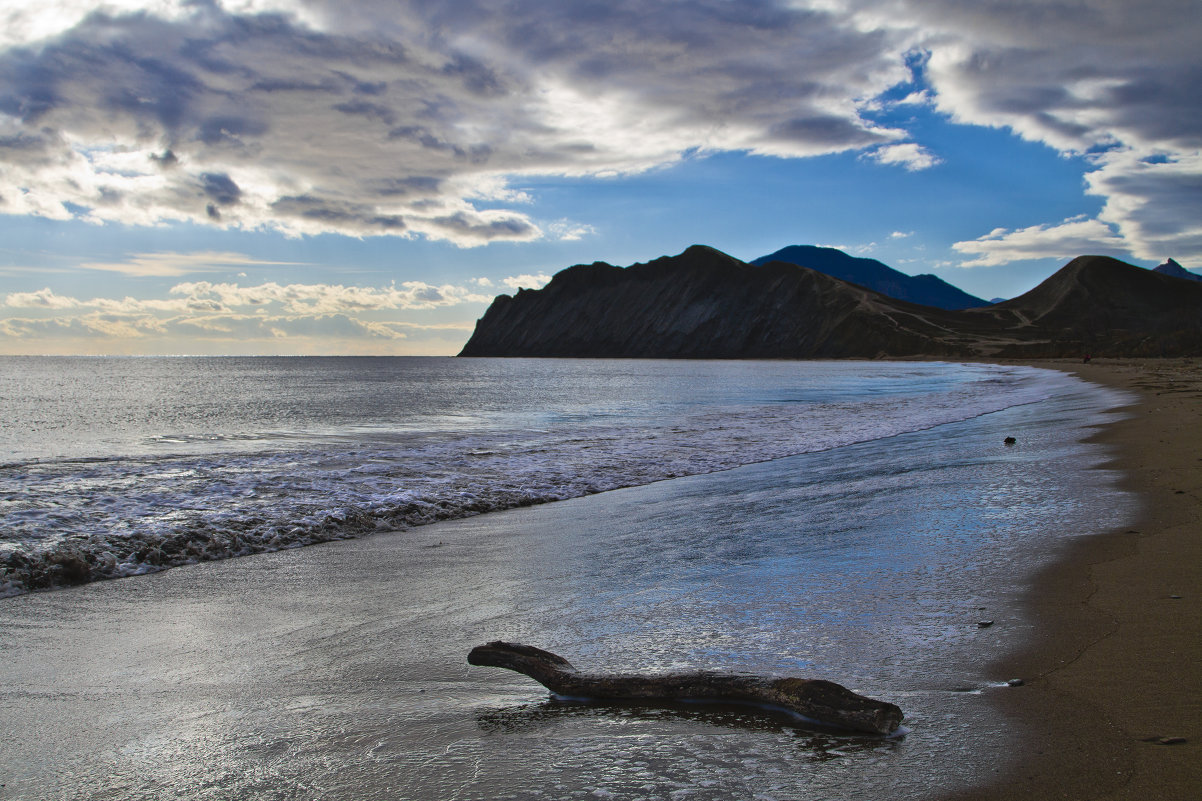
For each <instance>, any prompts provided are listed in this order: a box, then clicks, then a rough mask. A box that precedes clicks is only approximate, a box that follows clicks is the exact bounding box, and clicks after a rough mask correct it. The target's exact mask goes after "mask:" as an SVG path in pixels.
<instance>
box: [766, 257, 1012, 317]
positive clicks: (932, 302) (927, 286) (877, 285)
mask: <svg viewBox="0 0 1202 801" xmlns="http://www.w3.org/2000/svg"><path fill="white" fill-rule="evenodd" d="M774 261H783V262H787V263H789V264H796V265H798V266H799V267H809V268H810V269H811V270H817V271H818V272H820V273H826V274H827V275H829V276H831V277H832V278H838V279H839V280H841V281H847V282H848V283H850V284H858V285H860V286H862V287H864V288H866V289H871V290H873V291H875V292H880V293H881V294H882V295H888V296H889V297H891V298H897V299H898V300H905V301H909V302H910V303H919V304H921V305H923V306H934V307H936V308H939V309H975V308H978V307H980V306H988V305H989V301H987V300H982V299H981V298H978V297H975V296H973V295H970V294H968V293H967V292H965V291H964V290H962V289H959V288H958V287H954V286H952V285H951V284H949V283H947V282H946V281H944V280H943V279H942V278H939V277H938V276H935V275H931V274H929V273H924V274H923V275H906V274H905V273H903V272H900V271H898V270H895V269H893V268H892V267H890V266H888V265H886V264H883V263H881V262H879V261H877V260H876V259H864V258H857V257H856V256H849V255H848V254H846V253H844V252H843V251H841V250H838V249H836V248H821V247H815V246H813V245H790V246H789V247H787V248H781V249H780V250H778V251H776V252H775V253H772V254H770V255H768V256H761V257H760V258H758V259H753V260H752V261H751V264H768V263H770V262H774Z"/></svg>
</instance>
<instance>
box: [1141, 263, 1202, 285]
mask: <svg viewBox="0 0 1202 801" xmlns="http://www.w3.org/2000/svg"><path fill="white" fill-rule="evenodd" d="M1152 272H1155V273H1160V274H1161V275H1171V276H1173V277H1174V278H1184V279H1186V280H1188V281H1202V275H1198V274H1197V273H1195V272H1191V271H1189V270H1187V269H1185V268H1184V267H1182V266H1181V265H1180V264H1178V263H1177V262H1176V261H1175V260H1174V259H1169V260H1168V261H1166V262H1165V263H1164V264H1161V265H1159V266H1158V267H1154V268H1153V269H1152Z"/></svg>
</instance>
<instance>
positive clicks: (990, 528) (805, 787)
mask: <svg viewBox="0 0 1202 801" xmlns="http://www.w3.org/2000/svg"><path fill="white" fill-rule="evenodd" d="M1129 400H1130V399H1129V398H1128V397H1126V396H1125V395H1123V394H1122V393H1119V392H1116V391H1113V390H1110V389H1106V388H1102V387H1098V386H1096V385H1091V384H1088V383H1086V382H1083V381H1081V380H1079V379H1077V378H1074V377H1072V376H1069V375H1067V374H1064V373H1061V372H1057V371H1053V370H1043V369H1036V368H1031V367H1022V366H1008V365H987V364H960V363H947V362H877V361H856V362H821V361H658V360H591V359H581V360H555V359H546V360H542V359H538V360H526V359H455V358H374V357H364V358H350V357H346V358H343V357H330V358H316V357H315V358H309V357H295V358H268V357H260V358H233V357H231V358H68V357H45V358H43V357H2V358H0V571H2V572H0V593H2V594H3V596H5V597H3V598H0V653H3V654H4V656H5V658H4V660H3V662H2V664H0V706H2V707H3V708H4V709H5V710H6V713H5V716H4V717H5V721H4V723H3V726H4V728H5V731H4V736H3V737H2V738H0V798H2V799H6V800H7V799H13V798H20V799H26V798H29V799H33V798H39V799H40V798H63V799H93V798H95V799H99V798H123V799H126V798H128V799H141V798H145V799H151V798H161V797H167V796H170V797H176V798H195V799H210V798H211V799H232V798H246V799H252V798H253V799H274V798H278V799H452V798H454V799H503V798H512V799H535V798H538V799H560V798H562V799H568V798H580V799H591V798H614V799H729V798H747V799H752V798H760V799H841V798H853V797H871V796H885V795H888V796H889V797H893V798H930V797H933V796H936V795H938V794H939V793H941V792H945V791H946V792H953V791H956V790H959V789H963V788H965V787H970V786H973V785H974V784H979V783H982V782H987V781H988V780H989V779H990V778H991V777H993V776H996V775H998V773H999V772H1000V771H1004V770H1006V769H1008V767H1009V766H1010V765H1011V762H1012V760H1013V759H1014V758H1015V755H1016V754H1019V753H1021V742H1022V732H1021V731H1020V730H1018V729H1017V728H1015V726H1016V725H1017V724H1014V723H1012V722H1009V721H1006V720H1003V719H1000V718H999V717H998V715H997V713H996V712H995V711H994V710H993V707H992V706H991V705H990V698H991V697H993V696H995V695H996V694H997V693H1002V692H1021V687H1012V686H1010V685H1009V684H1008V683H1007V680H1008V679H1011V678H1021V677H1009V676H1000V675H995V674H994V673H993V672H992V671H993V669H992V668H991V665H993V664H995V663H996V662H997V661H998V659H1000V657H1001V656H1003V655H1004V654H1005V653H1006V652H1008V651H1010V650H1013V649H1015V648H1017V647H1019V646H1021V644H1022V643H1023V642H1025V641H1026V640H1027V638H1029V637H1030V636H1031V631H1032V630H1031V622H1030V621H1029V620H1028V619H1027V618H1026V615H1025V612H1024V608H1023V604H1022V599H1023V596H1024V593H1025V592H1026V591H1027V589H1028V588H1029V586H1030V582H1031V580H1032V578H1033V576H1034V574H1035V572H1036V571H1037V570H1038V569H1039V567H1040V566H1042V565H1045V564H1047V563H1048V561H1049V560H1050V559H1053V558H1055V556H1056V553H1057V552H1058V548H1059V547H1061V546H1062V545H1063V544H1064V543H1065V542H1067V541H1069V540H1071V539H1072V538H1074V537H1078V536H1087V535H1089V534H1091V533H1097V532H1100V531H1104V530H1107V529H1109V528H1113V527H1116V526H1119V525H1122V524H1124V522H1126V521H1128V520H1130V519H1131V518H1132V516H1133V515H1134V512H1135V500H1134V499H1133V498H1132V497H1130V496H1129V495H1127V494H1126V493H1124V492H1122V491H1120V490H1119V489H1118V487H1117V480H1118V476H1117V475H1116V474H1115V473H1114V471H1112V470H1110V469H1108V468H1107V467H1106V458H1107V454H1106V452H1105V450H1104V448H1102V446H1100V445H1097V444H1094V443H1091V442H1089V441H1087V437H1088V435H1089V434H1090V433H1091V432H1092V431H1093V430H1095V429H1096V428H1097V427H1098V426H1101V425H1103V424H1105V423H1107V422H1110V421H1113V420H1115V419H1118V418H1119V416H1120V415H1121V414H1122V412H1121V407H1122V406H1123V405H1124V404H1126V403H1128V402H1129ZM1008 437H1013V440H1014V441H1013V442H1011V443H1007V441H1006V439H1007V438H1008ZM302 546H310V547H302ZM493 639H505V640H510V641H519V642H527V643H530V644H533V645H537V646H539V647H542V648H545V649H548V650H552V651H554V652H556V653H559V654H560V655H562V656H564V657H565V658H567V659H569V660H570V661H572V662H573V663H574V664H576V665H577V666H578V667H580V668H582V669H588V670H594V671H605V670H616V671H627V672H628V671H649V672H657V671H667V670H724V671H734V672H750V673H760V674H773V675H793V676H801V677H807V678H824V679H829V680H832V681H837V682H839V683H841V684H844V685H846V686H848V687H850V688H852V689H854V690H856V691H858V692H862V693H864V694H866V695H870V696H872V697H877V698H882V699H884V700H889V701H892V702H894V703H897V704H898V705H899V706H901V707H902V709H903V710H904V711H905V712H906V714H907V718H906V722H905V726H904V727H903V729H902V730H900V732H899V733H898V734H897V735H895V736H893V737H890V738H878V737H865V736H858V735H848V734H846V733H839V732H831V731H823V730H819V729H815V728H813V727H812V726H809V725H807V724H806V723H804V722H802V721H798V720H796V719H793V718H789V717H788V716H783V715H781V714H780V713H778V712H774V711H771V710H762V709H750V708H742V707H723V706H714V705H712V704H706V703H691V702H679V703H669V704H663V705H655V706H637V705H634V706H632V705H599V704H593V703H587V702H579V701H571V700H568V699H556V698H552V697H550V696H549V695H548V693H547V691H546V690H545V689H543V688H542V687H541V686H539V685H537V684H535V683H534V682H533V681H531V680H530V679H528V678H526V677H524V676H521V675H518V674H515V673H510V672H508V671H502V670H498V669H493V668H478V667H471V666H469V665H467V663H466V654H467V652H468V650H470V648H471V647H472V646H474V645H478V644H480V643H483V642H486V641H489V640H493Z"/></svg>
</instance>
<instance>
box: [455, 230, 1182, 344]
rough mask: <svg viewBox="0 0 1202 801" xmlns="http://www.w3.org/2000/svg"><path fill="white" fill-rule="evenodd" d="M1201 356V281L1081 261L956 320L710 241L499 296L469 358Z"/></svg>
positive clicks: (956, 314) (578, 270)
mask: <svg viewBox="0 0 1202 801" xmlns="http://www.w3.org/2000/svg"><path fill="white" fill-rule="evenodd" d="M1199 350H1202V283H1200V284H1197V285H1194V284H1192V283H1185V282H1183V281H1181V280H1179V279H1176V278H1172V277H1169V276H1165V275H1159V274H1157V273H1155V272H1152V271H1151V270H1145V269H1142V268H1140V267H1135V266H1132V265H1130V264H1125V263H1123V262H1120V261H1117V260H1115V259H1110V258H1107V257H1104V256H1082V257H1079V258H1077V259H1074V260H1073V261H1071V262H1070V263H1069V264H1067V265H1065V267H1063V268H1062V269H1061V270H1059V271H1058V272H1057V273H1056V274H1055V275H1053V276H1052V277H1050V278H1048V279H1047V280H1046V281H1044V282H1043V283H1042V284H1040V285H1039V286H1038V287H1036V288H1035V289H1033V290H1031V291H1030V292H1027V293H1026V294H1024V295H1021V296H1019V297H1017V298H1013V299H1011V300H1008V301H1005V302H1003V303H999V304H997V305H994V306H986V307H980V308H974V309H967V310H947V309H939V308H935V307H931V306H922V305H919V304H915V303H908V302H906V301H903V300H898V299H896V298H891V297H888V296H886V295H883V294H881V293H879V292H874V291H872V290H870V289H866V288H864V287H863V286H859V285H856V284H852V283H848V282H846V281H842V280H840V279H837V278H833V277H831V276H829V275H826V274H825V273H822V272H819V271H817V270H812V269H809V268H807V267H801V266H798V265H796V264H790V263H786V262H781V261H774V262H768V263H765V264H761V265H755V264H747V263H744V262H742V261H739V260H738V259H735V258H733V257H731V256H728V255H726V254H725V253H721V252H719V251H717V250H714V249H712V248H708V247H704V246H701V245H694V246H693V247H691V248H689V249H688V250H686V251H685V252H684V253H681V254H680V255H678V256H665V257H662V258H659V259H656V260H654V261H650V262H647V263H644V264H635V265H632V266H630V267H626V268H621V267H615V266H613V265H610V264H606V263H604V262H596V263H594V264H590V265H576V266H574V267H569V268H568V269H566V270H563V271H561V272H559V273H558V274H556V275H555V277H554V278H552V279H551V282H550V283H548V284H547V285H546V286H545V287H543V288H542V289H538V290H530V289H522V290H519V291H518V293H517V294H516V295H515V296H512V297H511V296H509V295H500V296H498V297H497V298H496V299H495V300H494V301H493V303H492V305H491V306H490V307H489V308H488V310H487V311H486V312H485V314H484V316H483V317H482V318H481V319H480V320H479V321H478V322H477V323H476V329H475V331H474V333H473V334H472V336H471V339H469V340H468V342H467V344H466V345H465V346H464V348H463V351H462V352H461V353H460V354H459V355H460V356H558V357H607V358H617V357H626V358H629V357H640V358H710V359H735V358H739V359H748V358H876V357H910V356H912V357H918V356H922V357H953V358H973V357H989V356H1002V357H1006V356H1010V357H1045V356H1073V357H1076V356H1080V355H1081V354H1083V353H1086V352H1089V353H1092V354H1094V355H1099V356H1100V355H1111V356H1118V355H1146V356H1156V355H1179V354H1188V353H1196V352H1198V351H1199Z"/></svg>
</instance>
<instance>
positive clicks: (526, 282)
mask: <svg viewBox="0 0 1202 801" xmlns="http://www.w3.org/2000/svg"><path fill="white" fill-rule="evenodd" d="M550 281H551V276H549V275H547V274H546V273H539V274H538V275H530V274H528V273H527V274H523V275H511V276H509V277H508V278H502V279H501V284H502V285H503V286H506V287H508V288H509V289H512V290H518V289H542V288H543V287H544V286H546V285H547V284H548V283H550Z"/></svg>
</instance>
